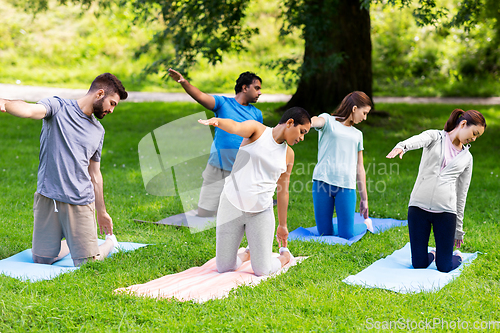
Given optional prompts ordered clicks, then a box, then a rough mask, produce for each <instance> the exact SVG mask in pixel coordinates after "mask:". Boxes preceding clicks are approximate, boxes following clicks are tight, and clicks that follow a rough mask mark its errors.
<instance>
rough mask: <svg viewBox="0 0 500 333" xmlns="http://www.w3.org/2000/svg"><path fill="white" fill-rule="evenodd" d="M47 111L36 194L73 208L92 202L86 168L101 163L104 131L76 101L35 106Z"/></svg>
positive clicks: (59, 100) (50, 101)
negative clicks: (73, 206)
mask: <svg viewBox="0 0 500 333" xmlns="http://www.w3.org/2000/svg"><path fill="white" fill-rule="evenodd" d="M38 104H42V105H43V106H45V108H46V109H47V114H46V115H45V118H43V126H42V132H41V133H40V165H39V166H38V183H37V192H38V193H40V194H42V195H44V196H46V197H47V198H50V199H54V200H57V201H61V202H66V203H69V204H72V205H88V204H90V203H92V202H94V201H95V194H94V186H93V185H92V182H91V179H90V174H89V164H90V160H91V159H92V160H93V161H95V162H99V161H100V160H101V150H102V144H103V141H104V128H103V127H102V125H101V123H100V122H99V121H97V119H96V118H95V117H94V115H92V116H90V117H89V116H87V115H86V114H85V113H83V111H82V110H81V109H80V107H79V106H78V103H77V101H75V100H69V99H62V98H59V97H57V96H54V97H51V98H44V99H42V100H41V101H39V102H38Z"/></svg>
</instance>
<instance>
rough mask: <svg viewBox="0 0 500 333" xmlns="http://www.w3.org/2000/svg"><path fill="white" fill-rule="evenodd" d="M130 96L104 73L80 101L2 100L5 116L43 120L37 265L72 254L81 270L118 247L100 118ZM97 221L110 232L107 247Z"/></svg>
mask: <svg viewBox="0 0 500 333" xmlns="http://www.w3.org/2000/svg"><path fill="white" fill-rule="evenodd" d="M127 96H128V94H127V92H126V91H125V88H124V87H123V85H122V83H121V82H120V80H118V79H117V78H116V77H115V76H114V75H112V74H110V73H104V74H101V75H99V76H98V77H96V78H95V80H94V81H93V82H92V84H91V86H90V89H89V91H88V92H87V94H86V95H85V96H83V97H82V98H80V99H78V100H68V99H62V98H59V97H56V96H54V97H51V98H45V99H42V100H41V101H39V102H38V103H37V104H29V103H26V102H23V101H19V100H6V99H0V111H2V112H7V113H10V114H12V115H14V116H17V117H21V118H31V119H43V126H42V131H41V134H40V164H39V167H38V183H37V191H36V193H35V202H34V229H33V246H32V253H33V261H34V262H35V263H44V264H52V263H54V262H55V261H57V260H59V259H61V258H63V257H64V256H66V255H67V254H68V252H71V257H72V258H73V261H74V263H75V266H79V265H81V264H82V263H84V262H86V261H87V260H89V259H90V260H95V259H99V260H102V259H104V258H105V257H106V256H107V255H108V254H109V253H110V252H111V251H112V250H113V248H114V247H115V246H116V245H117V244H118V243H117V241H116V237H115V236H114V235H113V221H112V219H111V217H110V216H109V214H108V213H107V211H106V206H105V204H104V196H103V181H102V174H101V171H100V160H101V151H102V144H103V141H104V128H103V127H102V125H101V123H100V122H99V121H98V120H97V119H96V118H99V119H102V118H103V117H104V116H106V115H107V114H109V113H112V112H113V110H114V108H115V107H116V105H117V104H118V103H119V101H120V100H124V99H126V98H127ZM96 212H97V221H96V218H95V213H96ZM96 222H98V223H99V228H100V230H101V233H105V234H106V241H105V243H104V244H103V245H101V246H98V244H97V223H96ZM63 238H65V240H63V241H61V239H63Z"/></svg>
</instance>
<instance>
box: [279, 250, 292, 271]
mask: <svg viewBox="0 0 500 333" xmlns="http://www.w3.org/2000/svg"><path fill="white" fill-rule="evenodd" d="M292 258H293V257H292V254H291V253H290V250H288V248H286V247H282V248H280V256H279V257H278V259H279V261H280V262H281V267H283V266H285V265H286V264H288V263H289V262H290V260H292Z"/></svg>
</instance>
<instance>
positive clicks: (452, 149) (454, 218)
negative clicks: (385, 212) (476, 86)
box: [387, 109, 486, 272]
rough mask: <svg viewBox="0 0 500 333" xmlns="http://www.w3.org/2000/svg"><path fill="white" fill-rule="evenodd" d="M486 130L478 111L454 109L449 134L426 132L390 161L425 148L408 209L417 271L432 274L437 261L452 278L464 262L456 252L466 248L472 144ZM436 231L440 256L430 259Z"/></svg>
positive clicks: (395, 152)
mask: <svg viewBox="0 0 500 333" xmlns="http://www.w3.org/2000/svg"><path fill="white" fill-rule="evenodd" d="M485 128H486V121H485V119H484V117H483V115H482V114H481V113H480V112H478V111H476V110H469V111H467V112H464V111H463V110H460V109H455V110H453V112H452V113H451V115H450V118H449V119H448V121H447V122H446V125H445V126H444V130H427V131H424V132H422V133H421V134H419V135H415V136H412V137H411V138H409V139H407V140H405V141H401V142H399V143H398V144H397V145H396V147H394V149H393V150H392V151H391V152H390V153H389V154H388V155H387V158H394V157H396V156H397V155H399V157H400V158H403V154H404V153H406V152H407V151H408V150H414V149H419V148H423V152H422V159H421V161H420V167H419V170H418V176H417V180H416V182H415V186H414V187H413V191H412V193H411V196H410V202H409V204H408V206H409V207H408V230H409V233H410V245H411V256H412V264H413V267H414V268H427V267H428V266H429V265H430V264H431V263H432V262H433V261H434V260H436V266H437V269H438V270H439V271H441V272H449V271H452V270H454V269H455V268H457V267H458V266H459V265H460V264H461V262H462V257H461V256H460V251H456V252H455V253H454V252H453V245H456V246H457V248H460V246H461V245H462V243H463V236H464V234H465V233H464V231H463V228H462V225H463V217H464V208H465V200H466V198H467V191H468V190H469V184H470V180H471V176H472V154H471V153H470V152H469V148H470V145H469V143H470V142H473V141H475V140H476V139H477V138H478V137H479V136H481V135H482V134H483V132H484V130H485ZM431 228H433V230H434V239H435V242H436V250H435V251H431V252H430V253H428V251H427V247H428V243H429V236H430V232H431Z"/></svg>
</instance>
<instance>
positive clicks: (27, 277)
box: [0, 239, 148, 282]
mask: <svg viewBox="0 0 500 333" xmlns="http://www.w3.org/2000/svg"><path fill="white" fill-rule="evenodd" d="M102 243H104V241H103V240H101V239H100V240H99V244H102ZM119 244H120V251H125V252H127V251H134V250H136V249H138V248H140V247H143V246H147V245H148V244H139V243H129V242H119ZM78 268H79V267H75V266H74V265H73V259H71V255H70V254H68V255H67V256H66V257H64V258H62V259H61V260H59V261H57V262H55V263H53V264H52V265H44V264H35V263H34V262H33V259H32V257H31V249H27V250H24V251H23V252H19V253H18V254H15V255H13V256H12V257H9V258H6V259H3V260H0V274H4V275H6V276H10V277H13V278H15V279H18V280H21V281H31V282H36V281H41V280H50V279H53V278H55V277H56V276H58V275H60V274H63V273H66V272H71V271H74V270H75V269H78Z"/></svg>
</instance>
